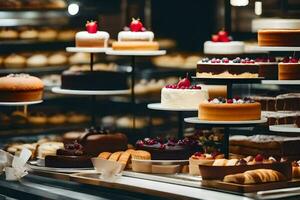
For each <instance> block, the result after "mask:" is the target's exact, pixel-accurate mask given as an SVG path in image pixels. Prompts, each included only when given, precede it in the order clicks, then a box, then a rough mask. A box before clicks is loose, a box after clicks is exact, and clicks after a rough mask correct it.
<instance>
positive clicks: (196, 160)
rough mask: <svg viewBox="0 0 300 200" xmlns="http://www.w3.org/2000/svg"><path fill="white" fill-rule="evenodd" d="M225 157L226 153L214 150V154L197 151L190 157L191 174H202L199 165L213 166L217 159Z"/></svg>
mask: <svg viewBox="0 0 300 200" xmlns="http://www.w3.org/2000/svg"><path fill="white" fill-rule="evenodd" d="M222 158H224V154H220V153H219V152H217V151H216V152H214V153H212V154H208V153H201V152H196V153H194V154H193V155H192V156H191V157H190V158H189V174H190V175H193V176H200V175H201V174H200V170H199V165H208V166H211V165H212V164H213V163H214V161H215V159H222Z"/></svg>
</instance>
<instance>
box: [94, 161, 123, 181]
mask: <svg viewBox="0 0 300 200" xmlns="http://www.w3.org/2000/svg"><path fill="white" fill-rule="evenodd" d="M92 162H93V165H94V168H95V170H96V171H97V172H98V173H100V174H101V175H100V177H99V178H100V179H102V180H104V181H107V182H114V181H115V180H116V179H117V178H118V177H120V176H121V172H122V170H123V168H124V167H123V165H122V164H121V163H118V162H116V161H111V160H104V159H101V158H92Z"/></svg>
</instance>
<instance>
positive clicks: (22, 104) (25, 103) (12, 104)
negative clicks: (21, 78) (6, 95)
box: [0, 100, 43, 106]
mask: <svg viewBox="0 0 300 200" xmlns="http://www.w3.org/2000/svg"><path fill="white" fill-rule="evenodd" d="M42 102H43V100H40V101H24V102H0V106H27V105H33V104H39V103H42Z"/></svg>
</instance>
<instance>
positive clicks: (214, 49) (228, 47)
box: [204, 41, 245, 55]
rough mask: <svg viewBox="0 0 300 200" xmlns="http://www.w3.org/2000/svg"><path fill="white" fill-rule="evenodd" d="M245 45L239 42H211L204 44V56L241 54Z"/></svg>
mask: <svg viewBox="0 0 300 200" xmlns="http://www.w3.org/2000/svg"><path fill="white" fill-rule="evenodd" d="M244 49H245V44H244V42H241V41H231V42H212V41H206V42H205V43H204V53H205V54H224V55H227V54H242V53H244Z"/></svg>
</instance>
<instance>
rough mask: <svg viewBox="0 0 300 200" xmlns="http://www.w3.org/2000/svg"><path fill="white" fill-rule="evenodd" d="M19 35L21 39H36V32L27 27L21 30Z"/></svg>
mask: <svg viewBox="0 0 300 200" xmlns="http://www.w3.org/2000/svg"><path fill="white" fill-rule="evenodd" d="M19 37H20V38H21V39H26V40H27V39H29V40H32V39H36V38H37V37H38V32H37V31H36V30H34V29H28V30H24V31H22V32H20V34H19Z"/></svg>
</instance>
